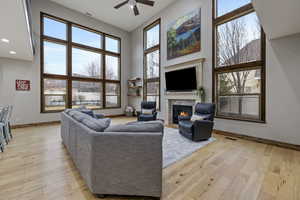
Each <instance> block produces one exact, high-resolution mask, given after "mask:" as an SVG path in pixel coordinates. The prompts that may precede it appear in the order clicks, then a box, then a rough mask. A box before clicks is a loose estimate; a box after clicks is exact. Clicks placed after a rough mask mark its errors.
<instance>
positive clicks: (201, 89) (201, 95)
mask: <svg viewBox="0 0 300 200" xmlns="http://www.w3.org/2000/svg"><path fill="white" fill-rule="evenodd" d="M197 95H198V96H199V98H200V100H201V102H202V103H204V102H205V89H204V87H203V86H201V87H199V88H198V89H197Z"/></svg>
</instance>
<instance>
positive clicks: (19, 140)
mask: <svg viewBox="0 0 300 200" xmlns="http://www.w3.org/2000/svg"><path fill="white" fill-rule="evenodd" d="M132 120H134V119H133V118H115V119H113V123H125V122H127V121H132ZM13 134H14V139H13V141H12V142H11V143H10V144H9V146H7V148H6V150H5V153H0V200H94V199H97V198H96V197H95V196H93V195H92V194H91V193H90V192H89V190H88V189H87V187H86V186H85V183H84V182H83V180H82V179H81V177H80V175H79V173H78V171H77V170H76V168H75V166H74V164H73V163H72V160H71V159H70V157H69V156H68V153H67V152H66V150H65V148H64V147H63V145H62V144H61V139H60V126H59V125H49V126H40V127H31V128H21V129H15V130H13ZM214 137H216V138H217V140H216V141H215V142H213V143H211V144H209V145H208V146H206V147H204V148H201V149H200V150H198V151H197V152H195V153H193V154H192V155H191V156H189V157H188V158H186V159H184V160H181V161H179V162H178V163H176V164H174V165H171V166H170V167H168V168H166V169H164V170H163V197H162V199H164V200H198V199H199V200H200V199H201V200H202V199H203V200H235V199H239V200H254V199H260V200H299V199H300V152H298V151H295V150H290V149H284V148H280V147H276V146H271V145H266V144H261V143H256V142H251V141H246V140H242V139H238V140H235V141H234V140H229V139H226V138H225V137H224V136H221V135H214ZM106 199H107V200H117V199H144V198H124V197H123V198H122V197H107V198H106Z"/></svg>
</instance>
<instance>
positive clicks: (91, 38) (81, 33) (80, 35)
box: [72, 25, 102, 48]
mask: <svg viewBox="0 0 300 200" xmlns="http://www.w3.org/2000/svg"><path fill="white" fill-rule="evenodd" d="M72 42H74V43H78V44H82V45H86V46H90V47H95V48H102V35H100V34H98V33H95V32H92V31H88V30H85V29H82V28H80V27H78V26H74V25H73V26H72Z"/></svg>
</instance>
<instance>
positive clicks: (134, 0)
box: [114, 0, 154, 16]
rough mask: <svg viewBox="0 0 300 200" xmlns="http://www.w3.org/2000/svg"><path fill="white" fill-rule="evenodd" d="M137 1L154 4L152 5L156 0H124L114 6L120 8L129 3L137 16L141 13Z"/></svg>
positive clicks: (149, 4)
mask: <svg viewBox="0 0 300 200" xmlns="http://www.w3.org/2000/svg"><path fill="white" fill-rule="evenodd" d="M137 3H140V4H145V5H147V6H152V7H153V6H154V1H150V0H127V1H124V2H122V3H120V4H118V5H116V6H115V7H114V8H115V9H119V8H121V7H122V6H124V5H125V4H128V5H129V7H130V8H131V9H133V12H134V15H135V16H137V15H139V14H140V12H139V9H138V7H137Z"/></svg>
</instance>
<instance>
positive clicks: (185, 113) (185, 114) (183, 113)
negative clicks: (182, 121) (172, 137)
mask: <svg viewBox="0 0 300 200" xmlns="http://www.w3.org/2000/svg"><path fill="white" fill-rule="evenodd" d="M179 116H182V117H187V116H189V113H187V112H180V114H179Z"/></svg>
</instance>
